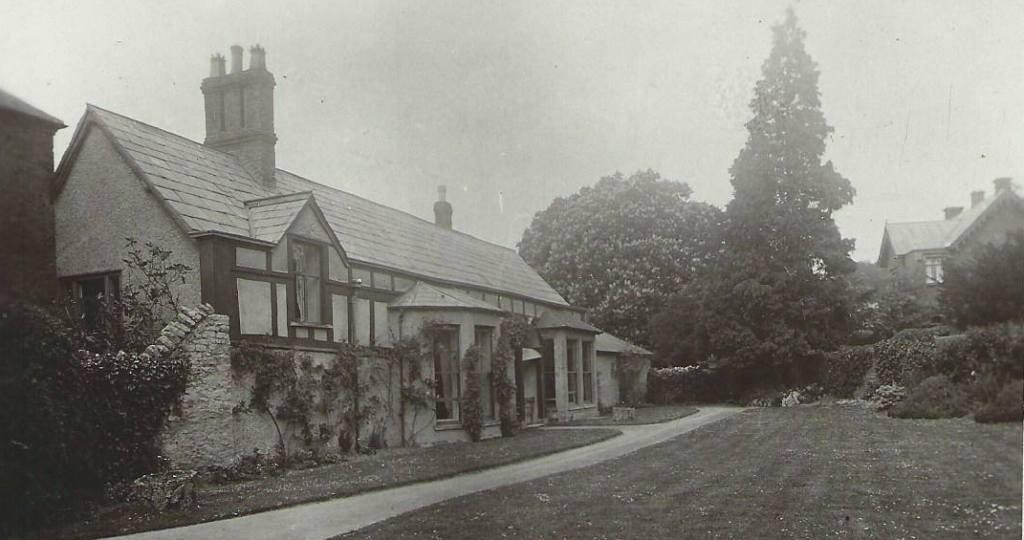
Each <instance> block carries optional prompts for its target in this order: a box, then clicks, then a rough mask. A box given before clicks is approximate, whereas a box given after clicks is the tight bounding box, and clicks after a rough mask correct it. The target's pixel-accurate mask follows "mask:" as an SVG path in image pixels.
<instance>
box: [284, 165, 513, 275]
mask: <svg viewBox="0 0 1024 540" xmlns="http://www.w3.org/2000/svg"><path fill="white" fill-rule="evenodd" d="M277 170H279V171H281V172H283V173H287V174H290V175H292V176H294V177H296V178H299V179H301V180H305V181H306V182H309V183H311V184H316V185H318V186H321V187H325V188H327V189H333V190H334V191H340V192H342V193H345V194H347V195H351V196H353V197H355V198H357V199H362V200H364V201H366V202H368V203H370V204H373V205H376V206H380V207H382V208H387V209H388V210H391V211H394V212H400V213H402V214H405V215H407V216H409V217H411V218H413V219H416V220H418V221H422V222H423V223H426V224H427V225H430V226H431V227H437V225H436V224H435V223H434V222H432V221H429V220H426V219H423V218H421V217H420V216H417V215H416V214H413V213H411V212H406V211H405V210H402V209H400V208H395V207H393V206H388V205H386V204H384V203H379V202H377V201H375V200H373V199H368V198H366V197H364V196H362V195H358V194H356V193H352V192H351V191H345V190H344V189H341V188H338V187H334V186H331V185H327V184H324V183H322V182H317V181H316V180H311V179H309V178H307V177H305V176H302V175H299V174H295V173H293V172H291V171H288V170H285V169H281V168H278V169H277ZM439 229H440V230H442V231H446V232H449V233H453V234H460V235H462V236H465V237H467V238H470V239H472V240H476V241H477V242H483V243H485V244H490V245H492V246H494V247H499V248H501V249H505V250H508V251H511V252H512V253H514V254H516V255H519V252H518V251H516V250H515V249H513V248H510V247H508V246H503V245H501V244H499V243H497V242H491V241H490V240H484V239H483V238H480V237H478V236H473V235H472V234H469V233H468V232H464V231H458V230H455V229H441V228H439Z"/></svg>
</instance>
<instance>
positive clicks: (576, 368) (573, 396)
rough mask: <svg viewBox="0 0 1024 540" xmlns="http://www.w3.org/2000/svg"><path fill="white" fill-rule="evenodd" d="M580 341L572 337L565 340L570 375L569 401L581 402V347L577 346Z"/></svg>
mask: <svg viewBox="0 0 1024 540" xmlns="http://www.w3.org/2000/svg"><path fill="white" fill-rule="evenodd" d="M578 343H579V342H578V341H576V340H575V339H570V340H567V341H566V342H565V345H566V347H565V362H566V367H567V368H568V374H567V375H568V376H567V377H566V378H567V379H568V380H569V381H568V382H569V403H579V402H580V395H579V385H578V383H579V380H578V377H579V375H580V364H579V361H580V360H579V355H578V353H579V349H578V348H577V345H578Z"/></svg>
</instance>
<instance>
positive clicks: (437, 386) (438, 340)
mask: <svg viewBox="0 0 1024 540" xmlns="http://www.w3.org/2000/svg"><path fill="white" fill-rule="evenodd" d="M432 353H433V356H434V393H435V395H434V398H435V400H434V413H435V416H436V418H437V419H438V420H458V419H459V393H460V390H461V388H460V387H461V384H460V381H459V332H458V328H444V329H438V330H437V331H436V333H435V334H434V342H433V350H432Z"/></svg>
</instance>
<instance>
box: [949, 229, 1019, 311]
mask: <svg viewBox="0 0 1024 540" xmlns="http://www.w3.org/2000/svg"><path fill="white" fill-rule="evenodd" d="M943 274H944V278H943V283H942V293H941V295H940V297H939V303H940V304H941V306H942V308H943V311H945V313H946V315H947V316H948V317H949V319H950V320H951V321H952V322H953V323H954V324H956V325H957V326H959V327H961V328H963V327H967V326H978V325H986V324H993V323H998V322H1003V321H1009V320H1024V232H1017V233H1012V234H1009V235H1008V236H1007V238H1006V243H1004V244H1002V245H1000V246H995V245H991V244H986V245H983V246H981V247H979V248H978V251H977V252H976V253H975V254H974V257H963V258H960V259H953V260H952V261H951V264H948V265H947V267H946V269H945V272H943Z"/></svg>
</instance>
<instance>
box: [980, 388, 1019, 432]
mask: <svg viewBox="0 0 1024 540" xmlns="http://www.w3.org/2000/svg"><path fill="white" fill-rule="evenodd" d="M974 420H975V421H978V422H986V423H987V422H1020V421H1022V420H1024V379H1017V380H1013V381H1009V382H1007V383H1006V384H1005V385H1003V388H1002V389H1001V390H1000V391H999V393H998V394H996V396H995V398H994V399H992V400H991V401H988V402H986V403H982V404H981V406H980V407H978V411H977V412H976V413H974Z"/></svg>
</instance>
